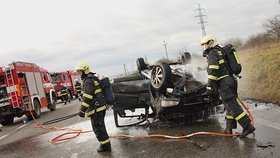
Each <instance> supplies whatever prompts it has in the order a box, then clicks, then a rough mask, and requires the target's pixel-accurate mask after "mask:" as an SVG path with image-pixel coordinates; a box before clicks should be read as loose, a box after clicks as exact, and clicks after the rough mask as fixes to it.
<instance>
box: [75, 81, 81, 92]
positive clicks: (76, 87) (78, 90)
mask: <svg viewBox="0 0 280 158" xmlns="http://www.w3.org/2000/svg"><path fill="white" fill-rule="evenodd" d="M75 90H76V91H77V92H78V93H81V92H82V84H81V83H80V82H76V83H75Z"/></svg>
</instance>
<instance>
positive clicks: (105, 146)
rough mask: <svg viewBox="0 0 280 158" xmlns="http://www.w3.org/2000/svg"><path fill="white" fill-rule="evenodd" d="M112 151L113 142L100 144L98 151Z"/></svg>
mask: <svg viewBox="0 0 280 158" xmlns="http://www.w3.org/2000/svg"><path fill="white" fill-rule="evenodd" d="M110 151H111V143H110V142H109V143H106V144H100V146H99V148H98V149H97V152H110Z"/></svg>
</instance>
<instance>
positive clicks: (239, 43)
mask: <svg viewBox="0 0 280 158" xmlns="http://www.w3.org/2000/svg"><path fill="white" fill-rule="evenodd" d="M227 44H232V45H233V47H234V48H235V49H239V48H241V47H242V46H243V40H242V39H241V38H239V37H236V38H229V39H227V40H226V41H223V42H221V45H222V46H225V45H227Z"/></svg>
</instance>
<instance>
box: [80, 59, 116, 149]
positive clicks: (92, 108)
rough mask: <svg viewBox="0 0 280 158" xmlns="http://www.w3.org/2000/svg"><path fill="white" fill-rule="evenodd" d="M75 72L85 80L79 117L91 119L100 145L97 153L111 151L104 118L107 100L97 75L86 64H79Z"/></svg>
mask: <svg viewBox="0 0 280 158" xmlns="http://www.w3.org/2000/svg"><path fill="white" fill-rule="evenodd" d="M75 70H76V71H77V72H78V73H79V75H80V76H81V78H82V80H83V95H82V105H81V108H80V112H79V116H80V117H85V115H86V116H88V117H90V120H91V125H92V129H93V131H94V133H95V135H96V138H97V139H98V141H99V143H100V145H99V148H98V149H97V152H105V151H111V143H110V139H109V136H108V133H107V131H106V127H105V123H104V117H105V113H106V109H107V108H106V100H105V98H104V96H103V93H102V89H101V85H100V84H101V83H100V80H99V79H98V77H96V76H95V73H92V72H90V67H89V65H88V64H86V63H79V64H77V65H76V68H75Z"/></svg>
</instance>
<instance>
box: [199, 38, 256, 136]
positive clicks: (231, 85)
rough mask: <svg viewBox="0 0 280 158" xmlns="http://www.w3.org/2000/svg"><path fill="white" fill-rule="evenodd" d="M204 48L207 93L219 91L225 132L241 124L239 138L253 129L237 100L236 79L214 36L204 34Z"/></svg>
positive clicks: (229, 132)
mask: <svg viewBox="0 0 280 158" xmlns="http://www.w3.org/2000/svg"><path fill="white" fill-rule="evenodd" d="M200 44H201V46H202V47H203V49H204V52H203V56H204V57H207V62H208V68H207V72H208V82H207V87H206V91H207V93H208V94H209V95H213V94H216V93H218V92H219V94H220V96H221V98H222V102H223V104H224V105H225V108H226V110H227V115H226V128H225V133H227V134H232V129H235V128H236V127H237V122H238V123H239V124H240V125H241V126H242V128H243V131H242V133H241V134H240V137H241V138H244V137H246V136H247V135H248V134H250V133H253V132H254V131H255V128H254V126H253V125H252V124H251V120H250V118H249V117H248V115H247V113H246V112H245V111H243V109H242V108H241V106H240V105H239V104H238V102H237V100H236V99H237V81H236V78H235V77H234V76H233V75H232V74H231V73H230V72H229V70H228V67H227V65H226V61H225V58H224V55H223V51H222V47H220V46H219V43H218V42H217V40H216V38H215V36H213V35H206V36H204V37H203V38H202V40H201V43H200Z"/></svg>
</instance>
